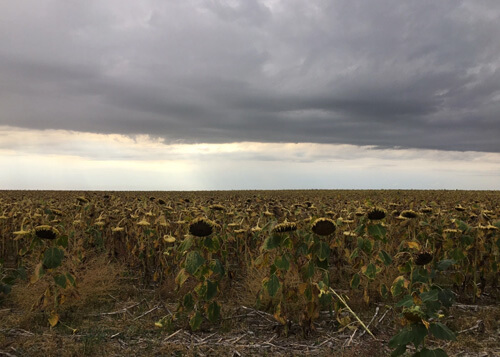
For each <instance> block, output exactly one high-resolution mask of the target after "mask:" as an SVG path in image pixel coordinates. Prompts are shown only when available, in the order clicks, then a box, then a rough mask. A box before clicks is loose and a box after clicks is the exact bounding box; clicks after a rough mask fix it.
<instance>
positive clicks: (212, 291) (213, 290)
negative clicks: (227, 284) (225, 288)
mask: <svg viewBox="0 0 500 357" xmlns="http://www.w3.org/2000/svg"><path fill="white" fill-rule="evenodd" d="M217 285H218V284H217V282H216V281H211V280H207V293H206V297H205V298H206V299H207V300H212V299H213V298H214V297H215V296H216V295H217Z"/></svg>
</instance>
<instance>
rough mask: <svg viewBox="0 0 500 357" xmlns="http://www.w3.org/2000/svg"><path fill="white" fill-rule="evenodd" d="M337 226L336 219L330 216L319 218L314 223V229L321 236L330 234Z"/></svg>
mask: <svg viewBox="0 0 500 357" xmlns="http://www.w3.org/2000/svg"><path fill="white" fill-rule="evenodd" d="M336 228H337V226H336V224H335V222H334V221H332V220H331V219H329V218H318V219H317V220H315V221H314V222H313V224H312V228H311V229H312V231H313V232H314V233H316V234H317V235H319V236H328V235H330V234H332V233H333V232H335V229H336Z"/></svg>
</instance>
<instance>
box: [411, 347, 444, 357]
mask: <svg viewBox="0 0 500 357" xmlns="http://www.w3.org/2000/svg"><path fill="white" fill-rule="evenodd" d="M414 356H419V357H448V355H447V354H446V352H445V351H443V350H442V349H440V348H437V349H435V350H428V349H427V348H422V350H421V351H420V352H418V354H415V355H414Z"/></svg>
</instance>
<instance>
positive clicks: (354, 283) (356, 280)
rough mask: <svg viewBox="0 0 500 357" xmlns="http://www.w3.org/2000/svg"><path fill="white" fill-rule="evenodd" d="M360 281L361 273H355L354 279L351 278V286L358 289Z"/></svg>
mask: <svg viewBox="0 0 500 357" xmlns="http://www.w3.org/2000/svg"><path fill="white" fill-rule="evenodd" d="M360 282H361V278H360V277H359V274H358V273H356V274H354V275H353V277H352V279H351V288H352V289H357V288H358V286H359V283H360Z"/></svg>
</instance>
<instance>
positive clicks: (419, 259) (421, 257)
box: [414, 251, 432, 265]
mask: <svg viewBox="0 0 500 357" xmlns="http://www.w3.org/2000/svg"><path fill="white" fill-rule="evenodd" d="M431 261H432V254H431V253H430V252H426V251H421V252H418V253H417V254H416V255H415V260H414V262H415V264H416V265H426V264H429V263H430V262H431Z"/></svg>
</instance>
